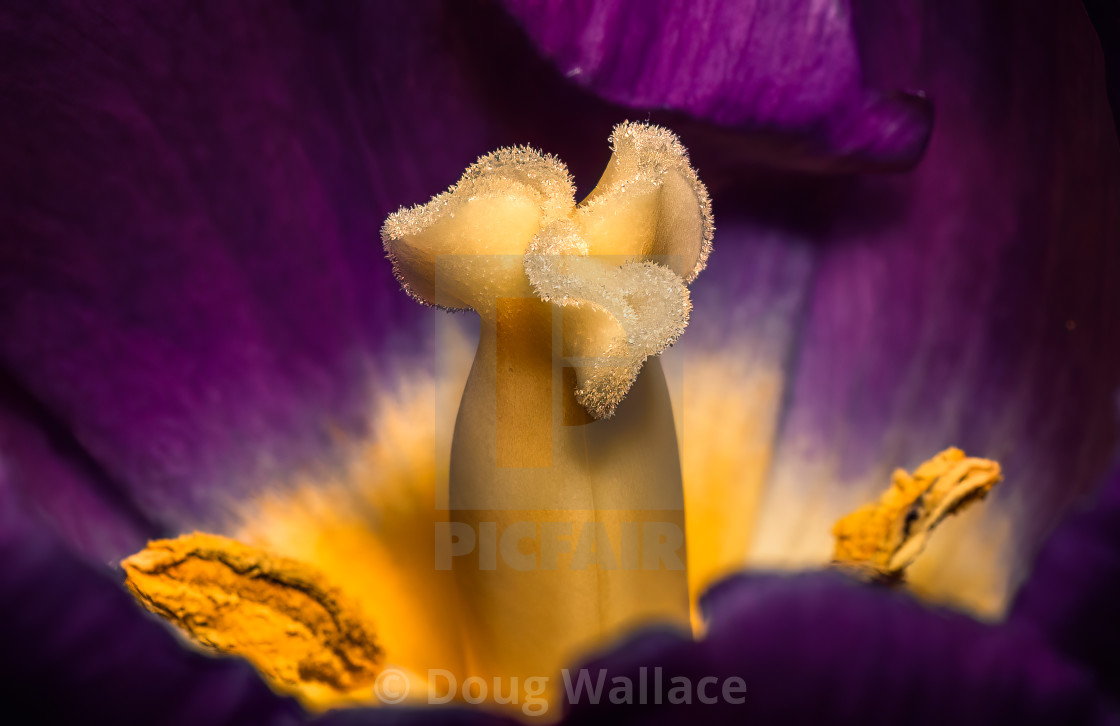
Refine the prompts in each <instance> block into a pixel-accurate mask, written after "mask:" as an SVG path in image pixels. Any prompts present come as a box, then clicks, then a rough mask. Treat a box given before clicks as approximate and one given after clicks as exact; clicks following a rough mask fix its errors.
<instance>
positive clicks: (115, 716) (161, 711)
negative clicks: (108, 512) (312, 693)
mask: <svg viewBox="0 0 1120 726" xmlns="http://www.w3.org/2000/svg"><path fill="white" fill-rule="evenodd" d="M12 504H13V503H12V502H11V501H10V498H8V496H7V494H6V493H5V490H0V511H2V512H5V513H6V516H7V517H8V521H4V522H0V524H3V527H2V528H0V562H3V563H4V566H3V567H2V568H0V622H2V623H3V624H4V647H3V649H0V652H2V655H0V681H2V682H3V683H4V692H5V699H4V708H5V709H6V710H7V711H8V713H13V714H14V713H20V714H22V720H24V721H26V722H33V723H90V722H98V723H102V722H103V723H112V724H114V725H115V726H126V725H128V724H136V725H137V726H141V725H143V726H171V725H172V724H181V725H183V726H188V725H189V726H195V725H196V724H213V725H214V726H220V725H221V724H230V725H231V726H232V725H234V724H246V723H253V724H261V726H269V725H274V726H281V725H287V724H297V723H301V722H303V720H304V719H305V716H304V714H303V712H302V710H301V709H300V708H299V707H298V706H297V705H296V703H295V702H294V701H292V700H290V699H287V698H281V697H279V696H277V695H276V694H275V693H273V692H272V691H271V690H270V689H269V688H268V687H267V686H266V685H265V684H264V683H263V682H262V681H261V679H260V677H259V676H258V675H257V673H256V671H255V670H253V668H252V667H251V666H250V665H249V664H248V663H246V662H244V661H241V660H234V659H228V658H213V657H210V656H206V655H203V654H200V653H195V652H191V651H188V650H186V649H185V648H184V647H183V646H182V644H181V643H180V642H179V641H178V640H177V639H176V638H175V637H173V636H172V635H171V633H170V632H169V631H168V630H166V629H165V628H164V627H163V626H162V625H161V624H160V623H158V622H156V620H155V619H154V618H152V617H151V616H145V615H144V614H143V613H142V611H141V610H140V609H139V607H138V606H137V605H136V604H135V603H134V602H133V601H132V598H131V597H130V596H129V595H128V593H126V592H125V590H124V588H122V587H121V586H120V584H119V583H117V582H114V581H113V580H112V579H111V578H110V577H109V576H108V575H107V573H105V572H101V571H97V570H95V569H94V568H92V567H90V566H89V565H87V564H85V563H82V562H79V561H78V560H77V559H75V558H74V556H73V555H72V554H70V553H69V552H67V551H66V549H65V548H63V547H62V546H61V545H60V544H59V543H57V542H56V541H54V540H53V539H52V538H50V537H48V536H45V535H44V534H43V533H42V532H41V531H40V530H36V529H33V528H31V527H28V526H25V525H23V524H22V523H20V522H18V521H12V520H11V515H12V514H13V513H14V510H15V507H14V506H12Z"/></svg>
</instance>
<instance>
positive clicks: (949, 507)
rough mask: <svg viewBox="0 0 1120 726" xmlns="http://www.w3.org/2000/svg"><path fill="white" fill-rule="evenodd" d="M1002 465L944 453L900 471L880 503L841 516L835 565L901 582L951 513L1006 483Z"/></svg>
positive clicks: (953, 451) (954, 451) (955, 451)
mask: <svg viewBox="0 0 1120 726" xmlns="http://www.w3.org/2000/svg"><path fill="white" fill-rule="evenodd" d="M1002 479H1003V475H1002V474H1001V473H1000V466H999V464H998V463H996V462H994V461H991V460H989V459H979V458H974V457H968V456H965V454H964V452H963V451H961V450H960V449H957V448H950V449H946V450H945V451H942V452H941V453H940V454H938V455H937V456H935V457H933V458H932V459H930V460H929V461H927V462H925V463H924V464H922V465H921V466H919V467H918V468H917V469H915V470H914V473H913V474H908V473H907V472H905V471H904V470H902V469H896V470H895V472H894V474H893V475H892V476H891V484H890V486H889V487H888V488H887V490H886V491H885V492H883V494H882V496H880V497H879V501H877V502H875V503H874V504H866V505H864V506H862V507H860V508H859V509H857V510H856V511H854V512H852V513H851V514H848V515H847V516H845V517H843V518H841V519H840V520H839V521H838V522H837V523H836V524H835V526H833V528H832V534H833V536H835V538H836V549H835V551H834V554H833V557H832V559H833V564H834V565H835V566H837V567H840V568H842V569H845V570H847V571H850V572H853V573H855V574H856V575H858V576H861V577H865V578H867V579H872V580H881V581H888V582H898V581H900V580H901V579H902V578H903V575H904V572H905V570H906V568H907V567H908V566H909V565H910V564H911V563H913V562H914V560H915V559H916V558H917V556H918V555H919V554H921V552H922V550H923V549H925V546H926V543H927V541H928V540H929V536H930V533H931V532H932V531H933V530H934V529H935V528H936V527H937V526H938V525H939V524H941V522H943V521H944V520H945V519H946V518H947V517H949V516H950V515H953V514H956V513H958V512H960V511H961V510H963V509H964V508H965V507H967V506H969V505H970V504H972V503H973V502H976V501H979V500H981V499H983V498H984V497H986V496H987V494H988V492H989V491H991V489H992V487H994V486H995V485H996V484H997V483H999V482H1000V481H1002Z"/></svg>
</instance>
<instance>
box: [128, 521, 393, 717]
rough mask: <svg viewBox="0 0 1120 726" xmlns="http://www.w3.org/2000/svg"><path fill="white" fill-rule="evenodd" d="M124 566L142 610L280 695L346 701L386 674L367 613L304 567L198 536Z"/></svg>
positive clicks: (160, 545) (157, 547)
mask: <svg viewBox="0 0 1120 726" xmlns="http://www.w3.org/2000/svg"><path fill="white" fill-rule="evenodd" d="M121 565H122V567H123V568H124V571H125V576H126V580H125V585H126V586H127V587H128V589H129V590H131V591H132V593H133V595H134V596H135V597H136V599H137V600H138V601H139V602H140V604H141V605H143V606H144V607H145V608H147V609H148V610H150V611H152V612H153V613H156V614H157V615H160V616H162V617H164V618H166V619H167V620H168V621H169V622H171V623H172V624H174V625H175V626H177V627H178V628H179V629H180V630H181V631H182V632H183V634H185V635H186V636H187V637H188V638H189V639H190V640H191V641H193V642H194V643H196V644H198V645H200V646H203V647H204V648H208V649H212V650H215V651H218V652H221V653H226V654H232V655H238V656H242V657H244V658H245V659H246V660H248V661H250V662H251V663H252V664H253V665H254V666H256V668H257V670H259V671H260V672H261V673H262V674H263V675H264V676H265V677H266V678H267V679H268V681H269V682H270V683H271V684H272V686H273V687H274V688H276V689H277V690H280V691H284V692H287V693H292V694H296V695H300V696H302V697H303V698H304V699H305V700H307V701H309V702H312V703H314V702H331V701H342V702H345V701H346V700H347V698H346V696H347V694H351V693H353V692H355V691H357V690H358V689H363V688H364V689H367V690H368V687H369V686H371V685H372V684H373V683H374V681H375V679H376V678H377V675H378V674H379V673H380V671H381V664H382V653H381V650H380V648H378V646H377V644H376V643H375V641H374V636H373V628H372V627H371V625H370V624H369V623H368V622H367V621H366V619H365V617H364V615H363V614H362V612H361V611H360V610H359V609H358V607H357V606H356V605H355V604H353V603H351V602H350V601H349V600H348V599H347V598H345V597H344V596H343V595H342V594H341V593H340V592H339V591H338V589H336V588H335V587H334V586H333V585H331V584H330V583H328V582H326V580H325V579H324V578H323V576H322V575H321V574H320V573H319V572H318V571H317V570H315V569H314V568H312V567H310V566H308V565H305V564H303V563H301V562H298V561H296V560H292V559H288V558H285V557H278V556H276V555H273V554H271V553H269V552H266V551H264V550H260V549H256V548H254V547H249V546H248V545H245V544H242V543H240V542H237V541H236V540H232V539H228V538H226V537H219V536H217V535H212V534H201V533H194V534H188V535H184V536H182V537H179V538H177V539H169V540H156V541H153V542H149V543H148V546H147V547H146V548H145V549H144V550H142V551H140V552H138V553H136V554H134V555H132V556H131V557H129V558H128V559H126V560H124V562H122V563H121ZM357 696H358V694H354V697H357ZM367 697H368V696H367Z"/></svg>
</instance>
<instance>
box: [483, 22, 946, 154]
mask: <svg viewBox="0 0 1120 726" xmlns="http://www.w3.org/2000/svg"><path fill="white" fill-rule="evenodd" d="M504 4H505V6H506V7H507V9H508V10H509V11H510V13H512V14H513V15H514V17H516V18H517V20H518V21H519V22H520V24H521V26H522V27H523V28H524V29H525V31H526V32H527V33H528V34H529V36H530V37H531V38H532V39H533V41H534V42H535V43H536V44H537V46H538V47H539V48H540V50H541V52H542V53H544V54H545V55H546V56H547V57H548V58H549V59H550V60H551V61H552V62H553V63H554V64H555V66H556V67H557V69H558V70H559V71H560V72H561V73H562V74H563V75H565V76H566V77H567V78H569V79H570V80H571V81H573V82H574V83H576V84H578V85H579V86H580V87H582V88H585V89H587V90H590V91H592V92H594V93H596V94H598V95H600V96H601V97H603V98H605V99H607V100H609V101H611V102H613V103H617V104H620V105H622V106H625V107H628V108H631V109H664V110H670V111H677V112H682V113H685V114H688V115H689V116H691V117H693V118H696V119H700V120H704V121H709V122H712V123H715V124H718V125H719V126H722V127H726V128H728V129H732V130H735V131H736V132H749V133H752V134H758V135H760V136H764V137H770V138H769V140H768V141H767V142H766V143H765V144H764V145H760V149H759V151H760V153H762V152H772V151H773V149H774V147H775V146H779V145H780V146H781V147H782V149H783V152H782V155H781V157H782V158H774V157H773V156H772V157H771V159H770V160H771V161H780V162H784V163H785V164H789V165H793V166H803V165H805V164H806V163H807V162H806V159H816V160H817V162H816V163H820V160H822V159H824V160H832V161H833V163H838V162H839V161H840V160H848V161H849V162H850V161H851V160H856V161H857V162H858V164H859V166H860V167H861V168H867V167H879V168H906V167H909V166H912V165H913V164H914V163H916V162H917V160H918V159H919V158H920V156H921V154H922V151H923V150H924V148H925V144H926V141H927V139H928V138H929V130H930V124H931V121H932V109H931V106H930V105H929V104H928V103H927V102H926V101H925V100H924V99H923V98H922V97H920V96H917V95H913V94H904V93H899V92H895V91H893V90H892V89H890V88H888V89H886V90H887V92H879V91H875V90H869V89H866V88H865V87H864V85H863V79H862V74H861V67H860V66H861V63H860V58H859V47H858V45H857V42H856V37H855V34H854V32H853V28H852V22H851V12H850V10H849V7H848V3H847V2H845V1H843V0H830V1H827V2H809V1H807V0H794V1H786V0H735V1H733V2H717V1H715V0H706V1H703V2H689V3H673V2H664V1H661V0H658V1H656V2H644V1H638V0H613V1H612V2H580V3H571V2H556V1H554V0H506V2H505V3H504ZM774 137H778V139H780V140H781V143H780V144H779V143H777V141H778V139H775V138H774ZM792 140H796V141H795V142H793V143H791V141H792ZM764 147H765V148H764Z"/></svg>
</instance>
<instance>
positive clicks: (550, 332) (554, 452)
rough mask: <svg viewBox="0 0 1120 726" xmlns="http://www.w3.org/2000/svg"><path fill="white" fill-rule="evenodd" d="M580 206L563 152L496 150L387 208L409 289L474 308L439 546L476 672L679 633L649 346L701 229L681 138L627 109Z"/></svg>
mask: <svg viewBox="0 0 1120 726" xmlns="http://www.w3.org/2000/svg"><path fill="white" fill-rule="evenodd" d="M610 141H611V145H612V148H613V151H614V153H613V155H612V157H611V160H610V162H609V163H608V165H607V169H606V171H605V172H604V174H603V176H602V178H601V179H600V181H599V183H598V185H597V186H596V187H595V189H594V190H593V191H592V192H591V193H590V194H589V195H588V197H587V198H586V199H585V200H583V201H582V202H581V203H579V204H578V205H577V204H576V202H575V198H574V187H573V184H572V181H571V178H570V176H569V175H568V172H567V170H566V169H565V167H564V166H563V164H562V163H561V162H560V161H559V160H557V159H556V158H554V157H551V156H548V155H545V154H542V153H540V152H538V151H535V150H533V149H529V148H525V147H520V148H513V149H503V150H501V151H498V152H495V153H493V154H489V155H487V156H485V157H483V158H481V159H479V161H478V162H476V163H475V164H474V165H472V166H471V167H470V168H469V169H467V171H466V172H465V173H464V174H463V177H462V179H460V181H459V182H458V184H456V185H455V186H454V187H452V188H451V189H450V190H449V191H448V192H446V193H444V194H441V195H439V196H437V197H435V198H434V199H432V200H431V201H430V202H428V203H427V204H425V205H422V206H419V207H413V208H411V209H404V210H401V211H399V212H397V213H396V214H393V215H391V216H390V217H389V219H388V220H387V221H386V223H385V226H384V229H383V231H382V238H383V241H384V244H385V249H386V252H387V253H388V255H389V258H390V259H391V260H392V261H393V266H394V270H395V271H396V274H397V276H398V278H399V279H400V280H401V283H402V285H403V286H404V288H405V290H406V291H408V292H409V293H410V294H411V295H413V296H414V297H416V298H418V299H419V300H420V301H422V302H424V303H427V304H431V305H436V306H440V307H444V308H451V309H464V308H469V309H472V310H474V311H475V312H477V313H478V315H479V317H480V318H481V323H482V324H481V332H480V338H479V344H478V350H477V352H476V354H475V359H474V363H473V365H472V367H471V372H470V375H469V377H468V378H467V382H466V386H465V389H464V391H463V398H462V402H461V404H460V407H459V413H458V417H457V420H456V424H455V432H454V436H453V439H452V450H451V467H450V482H449V491H448V499H449V501H448V506H449V508H450V512H451V514H450V527H449V529H447V530H446V531H444V532H437V536H443V537H444V538H445V542H444V544H443V547H444V548H445V549H446V551H448V552H450V553H454V556H453V557H448V558H447V559H446V564H447V566H449V567H450V568H451V569H452V570H453V571H454V573H455V580H456V583H457V585H458V594H459V604H460V606H461V607H462V608H463V611H464V617H465V619H466V620H467V621H468V622H469V623H470V624H471V627H470V628H469V630H468V631H467V632H465V633H464V636H465V642H464V655H465V658H466V662H467V669H468V671H469V672H470V673H472V674H474V675H480V676H482V677H485V678H487V679H491V678H492V677H499V678H511V677H514V676H517V677H521V678H525V677H533V676H539V677H548V678H551V679H552V684H553V685H554V687H556V688H559V686H560V680H559V678H557V677H556V676H558V673H559V669H560V668H561V667H563V666H565V665H568V664H570V663H572V662H575V661H576V660H578V659H579V658H580V657H583V656H585V655H586V654H588V653H589V652H590V651H591V650H592V649H593V648H595V647H597V646H598V645H600V644H601V643H603V642H604V641H605V640H607V639H609V638H610V637H611V636H613V635H617V634H620V633H622V632H625V631H627V630H629V629H631V628H634V627H637V626H639V625H643V624H649V623H661V624H668V625H675V626H676V627H678V628H680V629H681V630H684V631H687V630H689V628H690V625H689V598H688V577H687V569H686V562H687V552H686V548H685V534H684V528H685V520H684V501H683V494H682V485H681V473H680V458H679V454H678V450H677V439H676V432H675V428H674V419H673V411H672V405H671V402H670V398H669V392H668V389H667V387H666V384H665V379H664V375H663V373H662V371H661V368H660V365H659V363H658V361H657V360H656V358H652V357H651V356H656V355H657V354H658V353H660V352H661V351H662V350H664V349H665V348H666V347H667V346H669V345H671V344H672V343H673V342H675V341H676V340H677V338H678V337H679V336H680V335H681V333H682V332H683V331H684V329H685V326H686V325H687V323H688V315H689V312H690V309H691V302H690V299H689V292H688V283H689V282H691V281H692V280H693V279H694V278H695V277H696V275H697V274H699V272H700V271H701V270H702V269H703V267H704V265H705V262H706V259H707V257H708V254H709V251H710V248H711V240H712V233H713V227H712V221H711V211H710V204H709V201H708V196H707V192H706V190H705V189H704V186H703V185H702V184H701V183H700V181H699V179H698V178H697V176H696V172H695V171H694V170H693V169H692V167H691V166H690V164H689V161H688V155H687V153H686V152H685V150H684V147H682V146H681V144H680V142H679V141H678V139H677V137H676V136H674V135H673V134H672V133H670V132H669V131H667V130H665V129H663V128H659V127H657V126H651V125H648V124H634V123H625V124H621V125H619V126H618V127H616V128H615V130H614V132H613V134H612V135H611V139H610Z"/></svg>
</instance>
